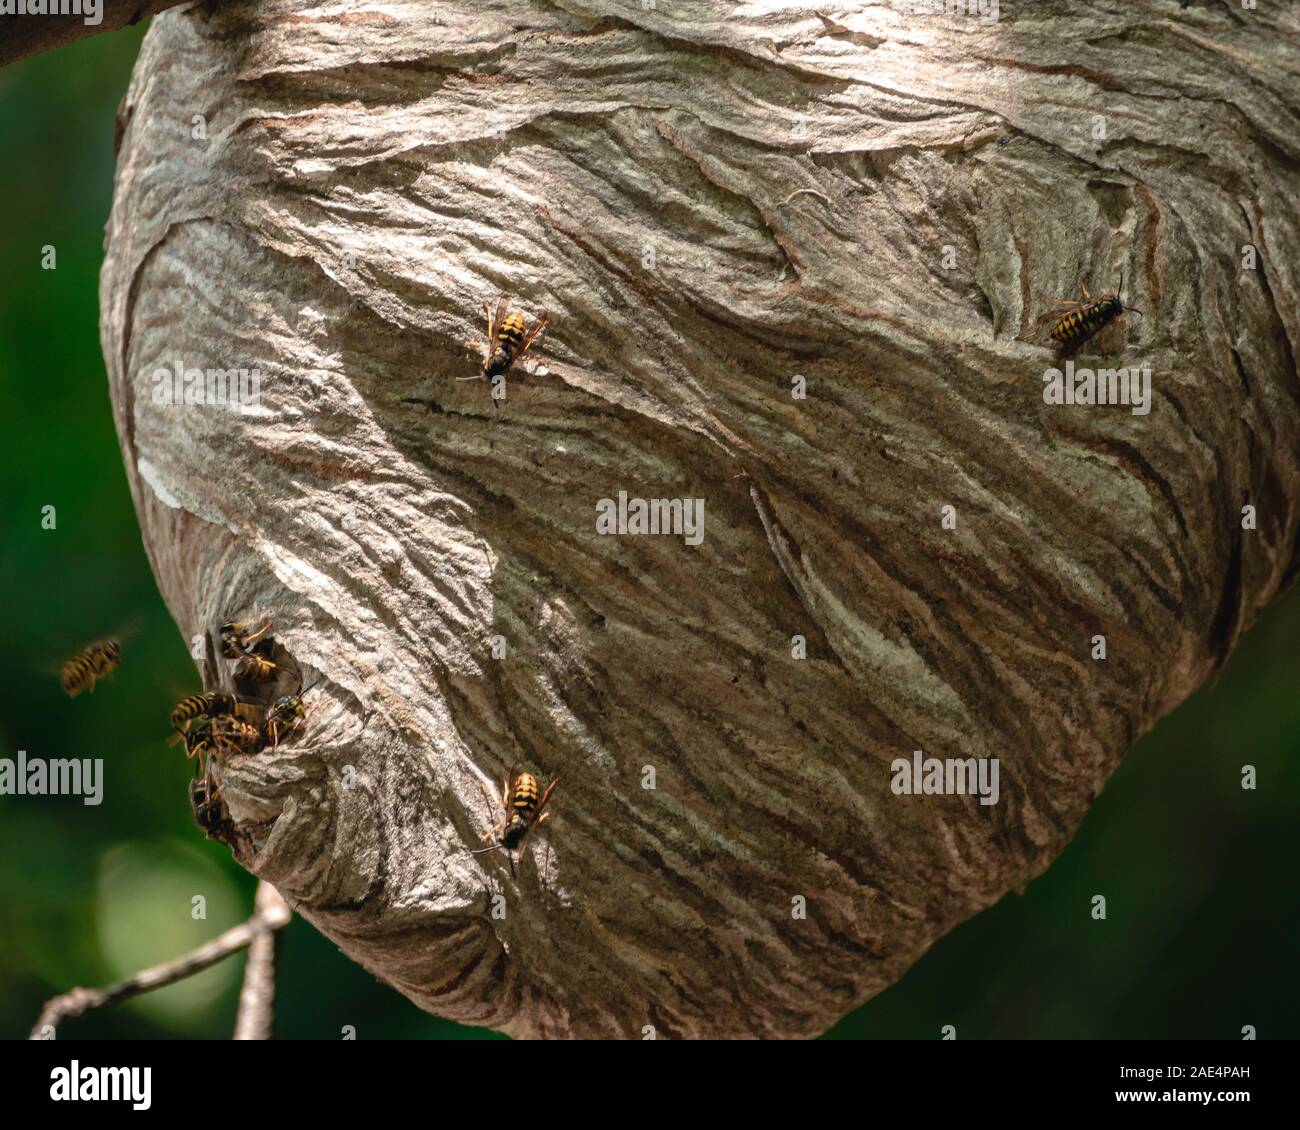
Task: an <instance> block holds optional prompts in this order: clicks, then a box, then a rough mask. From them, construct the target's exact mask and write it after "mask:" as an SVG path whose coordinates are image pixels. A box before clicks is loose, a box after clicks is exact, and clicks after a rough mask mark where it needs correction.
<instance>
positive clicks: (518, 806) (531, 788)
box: [473, 773, 560, 871]
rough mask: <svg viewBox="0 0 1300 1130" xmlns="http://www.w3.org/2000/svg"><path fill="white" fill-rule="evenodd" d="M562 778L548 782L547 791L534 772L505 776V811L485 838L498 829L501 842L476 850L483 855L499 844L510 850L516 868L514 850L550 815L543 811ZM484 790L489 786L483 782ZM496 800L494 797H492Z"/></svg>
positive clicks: (503, 785)
mask: <svg viewBox="0 0 1300 1130" xmlns="http://www.w3.org/2000/svg"><path fill="white" fill-rule="evenodd" d="M559 781H560V778H559V777H556V778H555V779H554V780H552V781H551V783H550V784H549V785H547V786H546V791H545V792H542V791H541V789H540V787H539V786H538V784H537V778H536V777H534V776H533V775H532V774H531V773H520V774H518V775H517V776H516V777H515V779H514V781H513V782H512V781H511V780H510V778H509V777H506V778H503V779H502V782H501V784H502V792H501V810H502V812H503V813H504V817H503V819H502V820H501V821H500V822H499V823H497V824H494V825H493V826H492V827H491V828H489V829H488V832H487V835H485V836H484V837H483V838H484V839H485V840H490V839H491V838H492V837H493V836H495V835H497V834H498V833H499V834H500V836H501V839H500V841H499V843H498V844H492V845H491V846H489V847H485V848H478V849H477V850H476V851H475V852H474V853H473V854H475V855H480V854H481V853H483V852H485V851H491V850H492V849H493V848H494V847H497V846H500V847H502V848H504V849H505V850H506V851H507V852H508V853H509V854H510V869H511V871H513V870H514V865H515V857H514V853H515V851H516V849H517V848H518V847H519V845H520V844H522V843H523V841H524V837H525V836H526V835H528V833H529V832H530V831H531V830H532V829H533V828H536V827H537V825H539V824H540V823H542V821H544V820H545V819H546V818H547V817H548V816H550V813H549V812H543V811H542V809H544V808H545V807H546V802H547V801H548V800H550V799H551V793H552V792H553V791H554V789H555V786H556V785H557V784H559ZM483 788H484V791H486V790H487V786H486V785H484V786H483ZM493 799H494V800H495V798H493Z"/></svg>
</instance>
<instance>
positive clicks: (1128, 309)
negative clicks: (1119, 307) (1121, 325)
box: [1124, 306, 1146, 318]
mask: <svg viewBox="0 0 1300 1130" xmlns="http://www.w3.org/2000/svg"><path fill="white" fill-rule="evenodd" d="M1124 313H1125V314H1142V311H1141V310H1139V309H1138V308H1137V307H1136V306H1125V307H1124ZM1142 316H1143V317H1144V318H1145V317H1146V315H1145V314H1142Z"/></svg>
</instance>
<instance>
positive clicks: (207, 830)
mask: <svg viewBox="0 0 1300 1130" xmlns="http://www.w3.org/2000/svg"><path fill="white" fill-rule="evenodd" d="M190 807H191V808H192V809H193V810H194V822H195V823H196V824H197V825H198V826H199V827H200V828H202V829H203V833H204V834H205V835H206V836H207V837H208V839H210V840H215V839H220V838H221V834H222V833H223V832H224V831H225V830H226V828H228V827H229V825H230V821H229V820H228V819H227V818H226V817H225V816H224V815H222V812H221V809H222V807H223V806H222V803H221V790H220V789H219V788H218V787H217V785H216V782H215V781H213V779H212V778H211V776H209V775H208V774H207V773H206V772H205V773H202V774H200V775H199V776H198V777H195V778H194V779H193V780H192V781H190Z"/></svg>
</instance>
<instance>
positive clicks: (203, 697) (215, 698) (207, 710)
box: [172, 691, 261, 741]
mask: <svg viewBox="0 0 1300 1130" xmlns="http://www.w3.org/2000/svg"><path fill="white" fill-rule="evenodd" d="M230 714H234V715H238V716H239V717H240V718H242V719H243V720H245V721H254V722H256V721H260V718H261V716H260V709H259V708H258V707H257V706H256V705H255V704H253V703H251V702H243V701H241V700H240V699H239V698H237V697H236V696H235V695H233V694H226V693H225V692H223V691H208V692H207V693H205V694H192V695H190V696H189V697H188V698H183V699H181V700H180V702H178V703H177V704H176V705H175V706H174V707H173V708H172V729H173V730H175V731H176V733H177V735H179V736H183V735H184V734H185V733H186V731H187V730H188V729H189V726H190V724H191V723H192V722H193V721H194V720H195V719H196V718H208V719H212V718H220V717H223V716H225V715H230ZM174 740H175V739H173V741H174Z"/></svg>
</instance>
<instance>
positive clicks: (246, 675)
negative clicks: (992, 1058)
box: [220, 617, 276, 682]
mask: <svg viewBox="0 0 1300 1130" xmlns="http://www.w3.org/2000/svg"><path fill="white" fill-rule="evenodd" d="M270 630H271V620H270V618H269V617H268V618H267V619H265V620H263V621H262V623H261V624H260V625H259V626H258V627H257V628H254V627H253V621H252V620H227V621H226V622H225V623H224V624H222V625H221V629H220V635H221V654H222V655H223V656H225V657H226V658H227V659H234V660H236V663H235V671H234V674H235V678H237V679H254V680H256V681H257V682H269V681H270V680H271V679H272V678H274V677H275V672H276V665H275V664H274V663H272V662H271V660H270V658H269V656H270V655H271V653H272V649H273V647H274V644H273V642H272V641H271V640H270V639H268V638H266V633H267V632H269V631H270Z"/></svg>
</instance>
